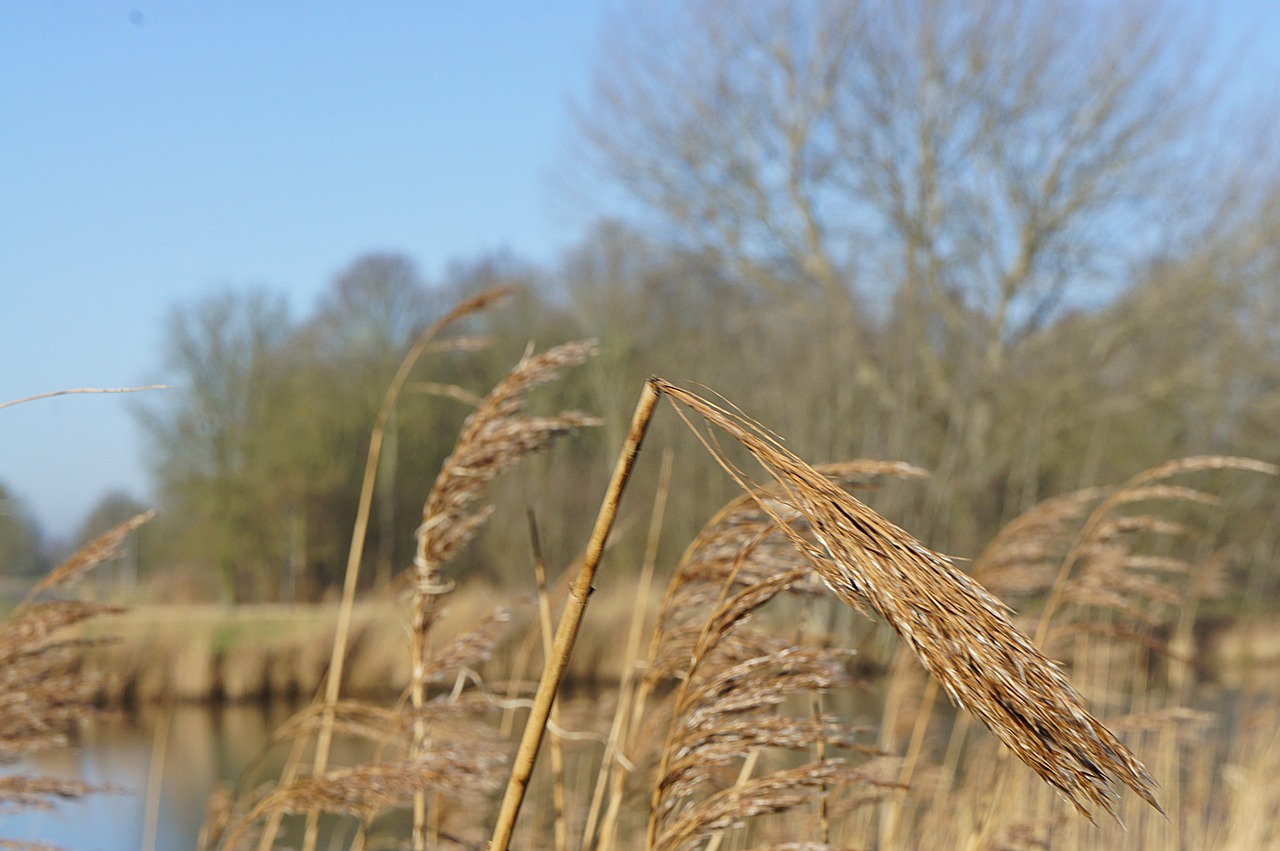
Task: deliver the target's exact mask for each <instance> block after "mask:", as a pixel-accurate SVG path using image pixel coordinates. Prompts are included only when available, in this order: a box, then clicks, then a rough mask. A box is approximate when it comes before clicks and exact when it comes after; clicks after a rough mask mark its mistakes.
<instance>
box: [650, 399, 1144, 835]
mask: <svg viewBox="0 0 1280 851" xmlns="http://www.w3.org/2000/svg"><path fill="white" fill-rule="evenodd" d="M655 381H656V382H657V383H658V386H659V389H660V390H661V391H662V392H663V393H666V394H667V395H668V396H669V397H670V398H671V399H672V400H673V401H675V402H677V403H679V404H681V405H684V406H686V407H687V408H689V409H691V410H692V411H694V412H696V413H697V414H698V415H700V416H701V417H703V418H704V420H705V421H706V422H707V423H708V424H709V425H712V426H715V427H716V428H719V429H721V430H722V431H724V432H726V433H728V434H729V435H730V436H732V437H733V438H734V439H736V440H737V441H738V442H739V443H741V444H742V445H743V446H744V447H745V448H746V449H747V450H748V451H749V452H750V453H751V454H752V455H753V456H754V457H755V459H756V460H757V461H758V462H759V463H760V464H761V465H762V466H763V467H764V468H765V470H767V471H768V472H769V474H770V475H771V476H772V477H773V478H774V480H775V482H776V483H777V485H778V487H779V494H780V498H781V499H782V500H783V501H784V502H786V503H788V504H789V505H790V506H791V507H792V508H794V509H795V510H798V511H800V512H802V513H804V514H805V515H806V516H808V518H809V522H810V525H811V527H812V530H813V535H814V537H815V538H816V539H817V541H818V545H817V546H815V545H814V543H813V542H811V541H810V540H808V539H806V538H804V537H802V536H800V535H799V534H797V533H794V532H791V531H788V534H789V537H790V538H791V540H792V542H793V543H794V544H795V545H796V547H797V548H798V549H799V550H800V551H801V552H803V553H805V554H806V555H808V556H809V557H810V559H811V561H812V563H813V565H814V567H815V569H816V570H817V571H818V572H819V574H820V575H821V576H822V578H823V579H824V580H825V581H826V582H827V584H828V586H830V588H831V589H832V591H833V592H835V593H836V594H837V596H839V597H841V598H842V599H844V600H845V601H846V602H848V603H849V604H850V605H852V606H854V607H855V608H857V609H859V610H862V611H868V610H870V611H874V612H876V613H878V614H879V615H880V616H882V617H883V618H884V619H885V620H886V621H887V622H888V623H889V624H890V625H891V626H892V627H893V628H894V629H895V630H896V631H897V632H898V634H899V635H901V636H902V638H903V639H904V640H905V641H906V642H907V646H908V647H909V648H910V649H911V650H912V651H913V652H914V653H915V655H916V657H917V658H918V659H919V660H920V661H921V663H922V664H923V665H924V666H925V667H926V668H927V669H928V670H929V672H930V673H932V674H933V675H934V676H935V677H936V678H937V679H938V681H939V682H940V683H941V684H942V686H943V688H944V689H945V690H946V692H947V694H948V695H949V696H950V698H951V700H952V701H953V702H954V703H956V704H957V705H958V706H960V707H962V708H964V709H966V710H967V711H969V712H971V713H972V714H974V715H975V716H977V717H978V719H979V720H981V721H982V722H983V723H984V724H985V725H986V726H987V728H988V729H989V730H991V731H992V732H993V733H994V734H995V735H996V736H997V737H998V738H999V739H1000V740H1001V741H1002V742H1004V744H1005V745H1006V746H1007V747H1008V748H1009V749H1010V750H1012V751H1013V752H1014V754H1015V755H1016V756H1018V757H1019V758H1020V759H1021V760H1022V761H1023V762H1025V763H1026V764H1027V765H1029V766H1031V768H1033V769H1034V770H1035V771H1036V772H1037V773H1038V774H1039V775H1040V776H1041V777H1042V778H1043V779H1044V780H1045V781H1046V782H1048V783H1050V784H1051V785H1053V786H1054V787H1055V788H1057V789H1058V790H1060V791H1061V792H1062V793H1063V794H1064V795H1065V796H1066V797H1067V798H1068V799H1069V800H1070V801H1071V802H1072V803H1073V804H1074V805H1075V806H1076V808H1077V810H1079V811H1080V812H1081V813H1082V814H1084V815H1086V816H1088V817H1089V818H1090V819H1092V818H1093V815H1092V812H1091V809H1090V808H1091V807H1092V808H1098V807H1100V808H1102V809H1104V810H1105V811H1106V812H1107V813H1108V814H1110V815H1111V816H1112V817H1113V818H1117V814H1116V811H1115V806H1114V801H1115V797H1116V795H1115V792H1114V791H1113V790H1112V788H1111V785H1110V784H1111V783H1112V782H1121V783H1124V784H1125V785H1127V786H1129V787H1130V788H1131V789H1133V790H1134V792H1136V793H1137V794H1138V795H1139V796H1141V797H1142V798H1143V799H1144V800H1145V801H1147V802H1148V803H1149V804H1151V805H1152V806H1153V807H1156V808H1157V809H1159V804H1158V803H1157V802H1156V799H1155V796H1154V782H1153V781H1152V779H1151V777H1150V775H1148V774H1147V772H1146V769H1145V768H1143V766H1142V764H1141V763H1140V762H1138V760H1137V759H1136V758H1135V757H1134V756H1133V754H1132V753H1130V752H1129V750H1128V749H1127V748H1126V747H1125V746H1124V745H1123V744H1122V743H1121V742H1120V741H1119V739H1117V738H1116V737H1115V735H1114V734H1113V733H1111V731H1110V730H1108V729H1107V728H1106V727H1105V726H1103V725H1102V724H1101V723H1099V722H1098V721H1097V720H1096V719H1095V718H1094V717H1093V716H1092V715H1090V714H1089V713H1088V711H1087V710H1086V709H1085V708H1084V706H1083V703H1082V701H1081V699H1080V697H1079V695H1078V694H1077V693H1076V691H1075V689H1074V688H1072V686H1071V684H1070V683H1069V682H1068V680H1067V679H1066V677H1065V676H1064V675H1063V674H1062V672H1061V671H1060V670H1059V669H1058V667H1057V666H1056V665H1055V664H1054V663H1053V662H1051V661H1049V660H1048V659H1047V658H1046V657H1045V656H1044V655H1043V654H1042V653H1041V652H1040V651H1039V650H1038V649H1037V648H1036V647H1035V645H1034V644H1033V643H1032V642H1031V640H1030V639H1028V638H1027V637H1026V636H1025V635H1023V634H1022V633H1021V632H1019V631H1018V629H1017V628H1016V627H1015V626H1014V625H1013V623H1012V621H1011V620H1010V618H1009V613H1008V610H1007V609H1006V607H1005V606H1004V605H1003V604H1001V603H1000V602H999V601H998V600H996V599H995V598H994V597H992V596H991V595H990V594H989V593H988V592H987V591H986V590H985V589H984V588H983V587H982V586H980V585H979V584H978V583H977V582H975V581H974V580H973V579H971V578H970V577H968V576H966V575H965V574H963V573H961V572H960V571H958V570H956V569H955V567H954V566H953V565H952V564H951V562H950V561H949V560H948V559H947V558H946V557H945V556H942V555H940V554H938V553H935V552H933V551H932V550H930V549H929V548H928V547H926V546H925V545H924V544H922V543H920V542H919V541H917V540H916V539H915V538H913V537H912V536H911V535H909V534H908V533H906V532H905V531H903V530H902V529H900V528H898V527H897V526H895V525H894V524H892V523H890V522H889V521H888V520H886V519H884V518H883V517H881V516H880V515H878V514H876V513H875V512H874V511H872V510H871V509H870V508H868V507H867V506H866V505H864V504H863V503H861V502H859V501H858V500H857V499H856V498H854V497H853V496H851V495H849V494H847V493H845V492H844V491H842V490H841V489H839V488H837V487H835V486H834V485H832V484H831V483H830V482H829V481H828V480H827V479H826V478H825V477H824V476H822V475H820V474H818V473H817V471H815V470H814V469H813V468H812V467H810V466H809V465H807V464H805V462H804V461H802V460H801V459H799V458H798V457H796V456H795V455H793V454H792V453H790V452H789V451H787V450H786V449H785V448H783V447H782V446H781V444H780V443H779V441H778V439H777V438H775V437H773V436H772V435H770V434H769V433H768V432H767V431H765V430H764V429H763V428H761V427H760V426H758V425H757V424H755V423H754V422H752V421H751V420H749V419H747V418H746V417H745V416H743V415H741V414H739V413H736V412H731V411H729V410H726V409H725V408H723V407H721V406H718V405H715V404H712V403H709V402H707V401H706V400H704V399H702V398H700V397H698V396H697V395H695V394H693V393H690V392H689V391H686V390H683V389H682V388H679V387H677V386H675V385H671V384H670V383H669V382H665V381H662V380H661V379H655ZM677 410H678V411H680V412H681V415H682V416H685V414H684V412H683V410H682V409H680V408H677ZM689 425H690V427H691V428H694V426H693V423H692V422H689ZM694 430H695V432H696V433H697V434H699V435H702V432H701V430H699V429H696V428H694ZM703 440H704V444H705V445H706V446H707V448H708V449H709V450H710V451H712V452H713V454H715V457H716V458H717V459H718V460H719V461H720V462H721V463H722V465H723V466H724V467H725V469H726V470H727V471H728V472H730V474H731V475H733V476H734V477H735V478H736V479H737V480H738V481H739V482H740V483H742V484H743V486H744V488H746V489H748V490H754V488H753V486H751V485H750V484H749V483H748V481H747V479H746V477H745V476H744V474H743V473H742V472H741V471H740V470H738V469H737V468H736V467H734V466H733V465H732V463H731V462H729V461H728V459H727V458H725V456H724V454H723V453H722V452H720V451H717V450H716V449H715V448H714V442H713V440H711V439H709V438H705V437H704V438H703ZM783 529H784V530H789V527H787V526H785V525H784V526H783Z"/></svg>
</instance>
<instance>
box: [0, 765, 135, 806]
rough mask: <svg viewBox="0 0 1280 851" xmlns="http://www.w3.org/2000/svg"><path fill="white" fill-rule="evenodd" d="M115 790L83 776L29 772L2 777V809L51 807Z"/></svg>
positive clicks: (0, 802) (0, 781)
mask: <svg viewBox="0 0 1280 851" xmlns="http://www.w3.org/2000/svg"><path fill="white" fill-rule="evenodd" d="M113 790H114V789H113V787H109V786H94V785H91V784H89V783H84V782H82V781H80V780H66V779H62V778H58V777H33V776H30V775H26V774H18V775H13V776H10V777H0V812H8V813H14V812H19V811H21V810H51V809H53V808H54V807H55V806H57V805H58V804H59V803H61V802H63V801H66V800H70V799H73V798H83V797H84V796H85V795H92V794H94V793H95V792H107V791H113Z"/></svg>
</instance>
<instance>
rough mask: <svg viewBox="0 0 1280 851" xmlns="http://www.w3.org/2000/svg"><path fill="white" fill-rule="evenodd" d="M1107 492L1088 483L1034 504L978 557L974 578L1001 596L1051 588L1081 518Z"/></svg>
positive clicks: (1033, 592)
mask: <svg viewBox="0 0 1280 851" xmlns="http://www.w3.org/2000/svg"><path fill="white" fill-rule="evenodd" d="M1107 493H1108V491H1107V490H1106V489H1103V488H1085V489H1083V490H1079V491H1074V492H1072V493H1068V494H1063V495H1062V496H1057V497H1052V498H1050V499H1046V500H1044V501H1042V502H1039V503H1036V504H1035V505H1033V506H1032V507H1031V508H1029V509H1028V510H1027V511H1025V512H1023V513H1022V514H1021V515H1019V516H1018V517H1016V518H1014V519H1013V520H1012V521H1010V522H1009V523H1008V524H1006V525H1005V527H1004V528H1003V529H1001V530H1000V531H999V532H998V533H997V534H996V536H995V537H994V538H992V539H991V542H990V543H989V544H987V546H986V547H985V548H984V549H983V550H982V552H981V553H980V554H979V555H978V557H977V558H976V559H974V561H973V567H972V574H973V577H974V579H976V580H978V581H979V582H981V583H982V584H983V585H984V586H986V587H987V588H988V589H989V590H991V591H992V592H994V593H997V594H999V595H1000V596H1002V597H1006V596H1007V595H1016V596H1025V597H1031V596H1035V595H1037V594H1042V593H1044V592H1045V591H1048V590H1049V588H1050V587H1051V586H1052V585H1053V579H1054V576H1055V575H1056V574H1057V568H1058V565H1059V564H1060V563H1061V561H1062V559H1063V558H1064V557H1065V556H1066V554H1067V552H1068V551H1069V550H1070V549H1071V545H1072V543H1074V541H1075V539H1076V536H1077V534H1079V530H1080V523H1081V521H1082V520H1083V519H1084V517H1085V516H1086V514H1087V513H1088V511H1089V510H1090V508H1091V507H1092V506H1093V505H1095V504H1096V503H1097V502H1098V501H1099V500H1100V499H1102V498H1103V497H1104V496H1105V495H1106V494H1107Z"/></svg>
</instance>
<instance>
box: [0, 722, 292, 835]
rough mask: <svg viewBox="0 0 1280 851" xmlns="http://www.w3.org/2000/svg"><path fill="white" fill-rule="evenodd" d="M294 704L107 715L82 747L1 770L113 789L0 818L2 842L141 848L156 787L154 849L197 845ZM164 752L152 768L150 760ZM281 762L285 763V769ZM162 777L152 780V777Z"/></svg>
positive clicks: (83, 737)
mask: <svg viewBox="0 0 1280 851" xmlns="http://www.w3.org/2000/svg"><path fill="white" fill-rule="evenodd" d="M291 712H292V708H291V707H289V706H285V705H280V704H274V705H259V704H254V705H246V706H227V707H209V706H204V705H197V704H183V705H177V706H174V707H172V708H171V709H169V710H165V709H160V708H147V709H145V710H143V711H142V712H141V713H140V714H138V715H136V716H133V717H115V718H102V719H97V720H94V721H89V722H86V723H84V724H83V725H82V726H81V727H80V729H79V730H78V737H79V747H77V748H74V749H68V750H62V751H57V752H52V753H48V754H41V755H37V756H34V757H32V758H30V759H29V760H26V761H24V762H23V763H22V764H21V765H10V766H4V767H2V768H0V772H2V773H4V774H6V775H10V774H15V773H20V772H26V773H38V774H40V775H46V776H55V777H62V778H71V779H80V780H84V781H86V782H88V783H92V784H109V785H111V786H113V787H115V791H113V792H110V793H99V794H94V795H89V796H88V797H85V798H83V799H79V800H74V801H67V802H64V803H60V804H58V805H57V806H56V807H55V808H54V809H52V810H49V811H46V812H33V811H24V812H21V813H4V814H0V839H25V840H30V841H40V842H46V843H50V844H53V845H57V846H59V847H63V848H68V849H78V851H139V849H144V848H145V847H146V846H145V845H144V840H145V839H146V838H147V836H146V831H147V816H146V812H147V795H148V789H151V788H158V789H159V800H158V806H156V807H155V808H154V809H155V811H156V818H155V820H154V822H153V825H152V828H153V830H154V845H153V846H151V847H154V848H155V849H156V851H190V849H192V848H195V847H196V842H197V840H198V837H199V834H200V827H201V824H202V823H203V821H204V815H205V806H206V804H207V802H208V800H209V796H210V793H211V791H212V790H213V788H214V786H215V784H217V783H218V782H220V781H221V782H233V781H236V780H237V779H239V778H240V777H241V776H242V774H244V773H245V771H246V769H251V771H250V774H251V775H252V774H255V773H257V772H258V771H265V770H266V769H267V768H268V767H270V766H266V765H263V766H258V765H257V763H256V760H257V758H258V757H259V756H260V754H261V752H262V749H263V746H264V744H265V743H266V742H267V741H268V740H269V737H270V733H271V731H272V730H273V729H275V727H276V726H278V725H279V724H280V723H282V722H283V721H284V720H286V719H287V718H288V717H289V715H290V714H291ZM153 753H158V754H162V756H163V759H162V760H159V759H158V760H156V765H155V766H154V767H153V766H152V754H153ZM277 764H278V763H277ZM153 772H155V773H157V774H158V777H157V778H155V779H151V777H150V776H151V775H152V773H153Z"/></svg>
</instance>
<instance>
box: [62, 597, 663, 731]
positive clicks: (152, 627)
mask: <svg viewBox="0 0 1280 851" xmlns="http://www.w3.org/2000/svg"><path fill="white" fill-rule="evenodd" d="M655 602H656V601H655ZM499 605H503V606H506V607H507V608H508V609H509V610H510V611H511V613H512V617H511V621H510V623H509V624H508V629H507V631H506V635H505V636H504V638H503V641H502V644H501V647H500V649H499V650H498V652H497V653H495V656H494V659H493V661H492V662H491V663H490V664H489V665H488V666H486V675H487V676H488V677H489V678H491V679H497V680H508V679H513V678H514V679H536V678H537V675H538V669H537V667H536V666H539V665H541V656H540V654H539V653H538V652H536V648H537V646H538V645H537V644H535V643H534V642H535V641H536V642H540V641H541V639H540V636H539V635H538V634H537V632H536V629H534V627H535V621H534V618H535V615H536V607H535V604H534V602H533V600H532V599H524V600H520V599H517V600H504V599H503V597H502V595H501V594H500V592H496V591H494V590H492V589H488V588H484V587H480V586H476V587H471V588H464V589H462V590H460V591H459V592H458V593H456V594H454V595H453V596H452V597H451V598H450V601H449V605H448V608H447V610H446V612H445V614H444V616H443V618H442V619H441V621H440V623H439V624H438V626H437V627H436V629H435V630H434V632H433V634H434V636H435V640H436V642H437V646H443V645H444V644H445V643H447V642H448V641H450V640H452V639H453V638H455V637H457V636H458V635H459V634H460V633H461V632H463V631H464V630H466V629H467V628H468V627H470V626H471V625H473V624H475V623H477V622H479V621H480V620H481V619H482V618H484V617H485V616H486V615H488V614H489V613H490V612H492V611H493V610H494V608H496V607H497V606H499ZM634 606H635V595H634V593H631V594H624V593H617V594H612V595H608V596H605V595H601V597H600V598H599V599H594V598H593V601H592V608H591V610H590V615H589V616H588V618H587V621H586V623H585V624H584V625H583V630H582V634H581V636H580V640H579V642H578V646H577V649H576V650H575V652H574V654H573V658H572V660H571V664H570V668H569V671H568V677H569V678H570V679H571V680H574V681H577V682H582V683H594V682H604V681H614V682H616V681H617V679H618V677H619V676H620V675H621V673H622V665H623V663H624V656H625V642H626V632H627V629H626V627H627V624H629V622H630V619H631V612H632V611H633V610H634ZM651 610H652V608H651ZM337 616H338V607H337V605H336V604H330V605H297V606H287V605H266V604H259V605H243V606H221V605H205V604H182V605H176V604H166V605H137V606H133V607H130V608H129V610H128V611H126V612H124V613H122V614H119V615H115V616H111V617H107V618H103V619H100V620H99V621H96V622H94V623H92V624H90V625H88V626H86V627H84V628H82V630H81V634H82V635H83V637H85V638H89V639H91V640H94V641H95V642H96V643H95V644H94V645H93V646H91V647H89V648H88V649H87V650H86V651H85V655H84V657H83V660H82V671H83V672H84V673H86V674H89V675H92V676H94V677H96V678H98V679H99V681H100V683H101V685H100V687H99V690H98V701H99V702H100V703H102V704H103V705H106V706H132V705H138V704H146V703H154V702H163V701H171V700H176V701H225V702H238V701H248V700H268V699H286V700H292V699H296V698H302V699H309V698H310V697H311V696H312V695H314V694H315V693H316V691H317V689H319V687H320V685H321V683H322V681H323V677H324V675H325V672H326V671H327V669H328V667H329V660H330V653H331V648H332V646H333V639H334V633H335V630H336V624H337ZM409 635H410V633H409V621H408V611H407V608H406V607H405V606H404V605H402V604H400V603H398V602H396V601H394V600H374V601H368V602H362V603H359V604H357V605H356V607H355V610H354V612H353V615H352V628H351V636H350V642H349V651H348V654H347V661H346V665H345V671H344V674H343V686H342V691H343V694H344V695H347V696H352V697H356V696H359V697H385V696H388V695H395V694H398V693H399V692H400V691H402V690H403V689H404V688H405V684H406V683H407V682H408V680H409V673H410V671H409V646H410V644H409ZM531 666H534V667H532V668H531Z"/></svg>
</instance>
